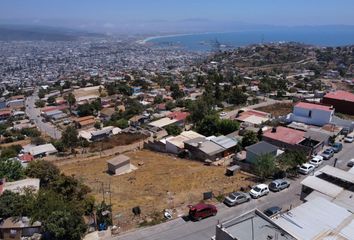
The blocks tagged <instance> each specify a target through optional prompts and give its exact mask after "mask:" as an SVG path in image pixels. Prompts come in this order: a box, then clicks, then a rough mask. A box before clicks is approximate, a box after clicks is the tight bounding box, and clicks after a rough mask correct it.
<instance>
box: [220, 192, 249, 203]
mask: <svg viewBox="0 0 354 240" xmlns="http://www.w3.org/2000/svg"><path fill="white" fill-rule="evenodd" d="M250 199H251V197H250V195H248V194H247V193H244V192H234V193H230V195H229V196H227V197H226V198H225V199H224V203H225V204H226V205H228V206H235V205H237V204H241V203H244V202H248V201H249V200H250Z"/></svg>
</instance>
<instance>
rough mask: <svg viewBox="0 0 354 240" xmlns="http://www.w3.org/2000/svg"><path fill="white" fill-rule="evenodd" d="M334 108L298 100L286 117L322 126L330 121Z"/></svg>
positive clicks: (293, 120)
mask: <svg viewBox="0 0 354 240" xmlns="http://www.w3.org/2000/svg"><path fill="white" fill-rule="evenodd" d="M333 114H334V108H333V107H331V106H325V105H319V104H314V103H306V102H299V103H297V104H296V105H295V106H294V109H293V112H292V113H290V114H289V115H288V116H287V118H288V119H289V120H290V121H292V122H301V123H305V124H309V125H316V126H323V125H325V124H328V123H330V122H331V120H332V117H333Z"/></svg>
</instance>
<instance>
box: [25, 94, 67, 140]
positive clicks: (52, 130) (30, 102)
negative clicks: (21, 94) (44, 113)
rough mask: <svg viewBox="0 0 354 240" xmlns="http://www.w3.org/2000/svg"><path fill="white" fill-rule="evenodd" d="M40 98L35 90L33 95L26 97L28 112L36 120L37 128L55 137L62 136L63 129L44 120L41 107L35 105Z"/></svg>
mask: <svg viewBox="0 0 354 240" xmlns="http://www.w3.org/2000/svg"><path fill="white" fill-rule="evenodd" d="M37 99H38V97H37V93H36V92H35V93H34V94H33V95H32V96H29V97H27V98H26V114H27V116H28V117H29V118H30V119H31V120H32V121H33V122H34V124H35V125H36V126H37V128H38V129H39V130H40V131H41V132H42V133H44V134H47V135H49V136H50V137H51V138H53V139H60V138H61V131H60V130H59V129H57V128H56V127H55V126H54V125H53V124H51V123H49V122H43V118H42V117H41V113H40V110H39V108H36V107H35V102H36V100H37Z"/></svg>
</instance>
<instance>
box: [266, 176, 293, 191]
mask: <svg viewBox="0 0 354 240" xmlns="http://www.w3.org/2000/svg"><path fill="white" fill-rule="evenodd" d="M289 186H290V183H289V182H288V181H286V180H285V179H276V180H274V181H272V182H271V183H270V184H269V189H270V190H272V191H273V192H279V191H281V190H283V189H285V188H288V187H289Z"/></svg>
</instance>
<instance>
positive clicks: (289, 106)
mask: <svg viewBox="0 0 354 240" xmlns="http://www.w3.org/2000/svg"><path fill="white" fill-rule="evenodd" d="M293 106H294V104H293V103H275V104H273V105H269V106H265V107H259V108H256V110H258V111H262V112H267V113H270V114H272V116H274V117H279V116H284V115H287V114H288V113H291V112H292V111H293Z"/></svg>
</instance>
